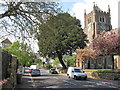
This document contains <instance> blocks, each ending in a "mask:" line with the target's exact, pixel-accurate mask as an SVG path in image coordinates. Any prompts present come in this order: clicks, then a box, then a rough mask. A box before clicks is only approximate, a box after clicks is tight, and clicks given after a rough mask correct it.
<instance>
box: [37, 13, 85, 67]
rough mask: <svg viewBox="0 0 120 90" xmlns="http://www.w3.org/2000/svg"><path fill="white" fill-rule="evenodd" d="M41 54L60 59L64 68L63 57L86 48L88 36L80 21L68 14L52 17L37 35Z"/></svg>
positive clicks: (41, 26)
mask: <svg viewBox="0 0 120 90" xmlns="http://www.w3.org/2000/svg"><path fill="white" fill-rule="evenodd" d="M36 37H37V39H38V41H39V42H38V45H39V50H40V54H41V55H43V56H46V55H48V56H49V57H56V56H57V57H58V58H59V61H60V63H61V65H62V66H63V68H64V69H65V68H66V65H65V64H64V62H63V60H62V56H63V55H65V54H66V55H68V54H69V55H71V54H72V53H73V52H74V51H75V50H76V49H77V48H84V46H86V44H85V42H86V41H87V40H86V35H85V34H84V32H83V29H82V28H81V25H80V21H79V20H78V19H76V18H75V17H72V16H71V15H70V14H68V13H60V14H58V15H56V16H52V17H51V18H50V19H49V20H47V22H46V23H44V24H42V25H40V28H39V32H38V34H37V35H36Z"/></svg>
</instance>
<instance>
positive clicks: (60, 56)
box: [58, 53, 67, 69]
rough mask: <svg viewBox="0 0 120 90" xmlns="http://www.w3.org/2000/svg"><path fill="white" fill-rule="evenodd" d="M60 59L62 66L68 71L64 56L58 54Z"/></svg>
mask: <svg viewBox="0 0 120 90" xmlns="http://www.w3.org/2000/svg"><path fill="white" fill-rule="evenodd" d="M58 59H59V61H60V63H61V65H62V66H63V69H67V67H66V65H65V63H64V62H63V60H62V54H60V53H58Z"/></svg>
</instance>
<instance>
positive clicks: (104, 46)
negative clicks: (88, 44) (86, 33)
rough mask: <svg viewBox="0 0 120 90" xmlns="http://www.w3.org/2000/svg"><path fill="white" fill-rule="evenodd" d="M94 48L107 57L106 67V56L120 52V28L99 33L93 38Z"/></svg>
mask: <svg viewBox="0 0 120 90" xmlns="http://www.w3.org/2000/svg"><path fill="white" fill-rule="evenodd" d="M93 49H94V50H96V51H99V54H102V55H103V56H104V57H105V66H104V68H106V56H107V55H115V54H117V55H118V54H120V28H119V29H115V30H111V31H108V32H105V31H104V32H102V33H101V34H100V35H98V37H97V38H95V39H94V40H93ZM113 65H114V61H113Z"/></svg>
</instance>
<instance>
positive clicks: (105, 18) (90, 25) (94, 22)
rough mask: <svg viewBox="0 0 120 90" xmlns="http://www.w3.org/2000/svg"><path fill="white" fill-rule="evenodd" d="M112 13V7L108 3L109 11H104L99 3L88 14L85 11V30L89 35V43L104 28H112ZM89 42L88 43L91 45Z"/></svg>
mask: <svg viewBox="0 0 120 90" xmlns="http://www.w3.org/2000/svg"><path fill="white" fill-rule="evenodd" d="M111 29H112V25H111V15H110V7H109V5H108V11H107V12H105V11H102V10H101V9H100V8H99V7H98V6H97V5H95V3H94V6H93V10H92V11H91V12H90V13H88V14H86V10H85V11H84V32H85V34H86V35H87V39H88V40H89V43H91V42H92V41H93V39H94V38H95V37H96V36H97V35H98V34H99V33H100V32H102V31H103V30H107V31H109V30H111ZM89 43H88V45H89Z"/></svg>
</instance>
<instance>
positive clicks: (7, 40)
mask: <svg viewBox="0 0 120 90" xmlns="http://www.w3.org/2000/svg"><path fill="white" fill-rule="evenodd" d="M1 43H2V48H5V47H8V46H9V45H11V44H12V42H11V41H10V40H9V39H8V38H7V39H5V40H3V41H2V42H1Z"/></svg>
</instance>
